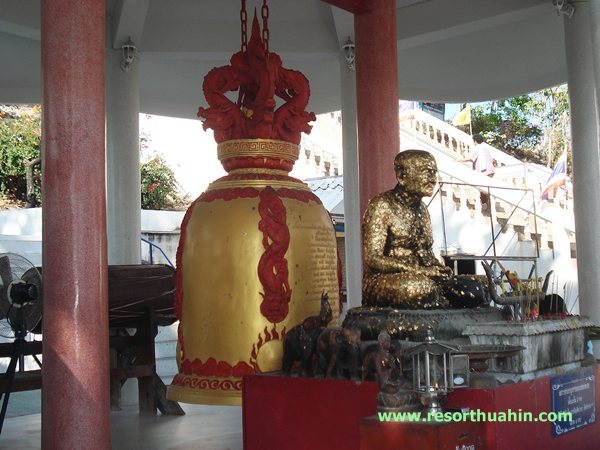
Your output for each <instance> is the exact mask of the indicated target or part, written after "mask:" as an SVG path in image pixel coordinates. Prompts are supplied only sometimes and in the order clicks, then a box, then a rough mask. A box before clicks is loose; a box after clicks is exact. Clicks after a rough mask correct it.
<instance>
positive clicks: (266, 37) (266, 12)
mask: <svg viewBox="0 0 600 450" xmlns="http://www.w3.org/2000/svg"><path fill="white" fill-rule="evenodd" d="M260 12H261V16H262V20H263V29H262V40H263V45H264V46H265V54H266V55H267V58H268V57H269V25H268V23H267V21H268V19H269V7H268V6H267V0H263V5H262V8H261V10H260Z"/></svg>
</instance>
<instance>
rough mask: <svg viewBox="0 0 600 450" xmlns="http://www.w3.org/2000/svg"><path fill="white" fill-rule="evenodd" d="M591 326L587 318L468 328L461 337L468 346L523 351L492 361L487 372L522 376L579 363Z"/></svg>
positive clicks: (498, 323) (494, 323)
mask: <svg viewBox="0 0 600 450" xmlns="http://www.w3.org/2000/svg"><path fill="white" fill-rule="evenodd" d="M592 326H594V323H593V322H592V321H590V320H589V319H587V318H582V317H570V318H566V319H556V320H540V321H535V322H492V323H486V324H472V325H469V326H468V327H466V329H465V331H464V333H463V334H464V335H465V336H468V337H469V339H470V341H471V343H472V344H478V345H491V344H493V345H519V346H523V347H525V350H523V351H522V352H520V353H519V354H517V355H515V356H512V357H510V358H502V359H496V360H494V361H492V362H491V364H490V371H492V372H500V373H518V374H525V373H530V372H537V371H540V370H543V369H548V368H551V367H556V366H561V365H565V364H569V363H574V362H579V361H581V360H583V359H584V357H585V346H586V342H585V329H586V328H589V327H592Z"/></svg>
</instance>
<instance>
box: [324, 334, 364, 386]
mask: <svg viewBox="0 0 600 450" xmlns="http://www.w3.org/2000/svg"><path fill="white" fill-rule="evenodd" d="M317 354H318V355H319V372H320V373H322V374H323V375H324V377H325V378H345V379H348V380H349V379H355V380H360V379H361V368H362V365H361V359H360V330H356V329H348V328H341V327H332V328H327V329H325V330H324V331H323V332H322V333H321V335H320V336H319V339H318V341H317Z"/></svg>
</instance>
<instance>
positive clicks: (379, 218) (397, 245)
mask: <svg viewBox="0 0 600 450" xmlns="http://www.w3.org/2000/svg"><path fill="white" fill-rule="evenodd" d="M394 169H395V171H396V178H397V180H398V184H397V185H396V187H395V188H394V189H392V190H390V191H387V192H384V193H382V194H379V195H378V196H376V197H374V198H373V199H372V200H371V201H370V202H369V205H368V206H367V210H366V212H365V216H364V221H363V245H364V255H365V271H364V275H363V304H364V305H369V306H395V307H404V308H432V307H444V306H447V301H446V299H445V298H444V297H443V296H442V295H441V294H440V288H439V282H441V281H444V280H447V279H448V278H449V276H450V274H451V271H450V269H449V268H447V267H445V266H443V265H442V264H441V263H440V262H439V261H438V260H437V259H436V257H435V255H434V254H433V250H432V245H433V236H432V232H431V219H430V217H429V212H428V211H427V207H426V205H425V204H424V203H423V202H422V198H423V197H425V196H427V197H429V196H431V195H432V194H433V189H434V187H435V185H436V182H437V166H436V163H435V159H434V158H433V156H432V155H431V154H430V153H427V152H425V151H422V150H406V151H404V152H401V153H398V155H397V156H396V159H395V161H394Z"/></svg>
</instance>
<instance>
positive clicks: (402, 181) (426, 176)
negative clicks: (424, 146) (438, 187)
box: [394, 150, 437, 197]
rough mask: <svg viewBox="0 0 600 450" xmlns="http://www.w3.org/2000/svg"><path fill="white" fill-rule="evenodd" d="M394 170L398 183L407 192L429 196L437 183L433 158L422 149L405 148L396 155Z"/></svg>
mask: <svg viewBox="0 0 600 450" xmlns="http://www.w3.org/2000/svg"><path fill="white" fill-rule="evenodd" d="M394 170H395V171H396V179H397V180H398V184H399V185H400V186H401V187H402V188H403V189H404V190H405V191H406V192H408V193H410V194H414V195H418V196H420V197H430V196H431V195H433V189H434V188H435V184H436V183H437V165H436V163H435V158H434V157H433V155H432V154H431V153H429V152H426V151H424V150H405V151H403V152H400V153H398V154H397V155H396V158H395V159H394Z"/></svg>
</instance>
